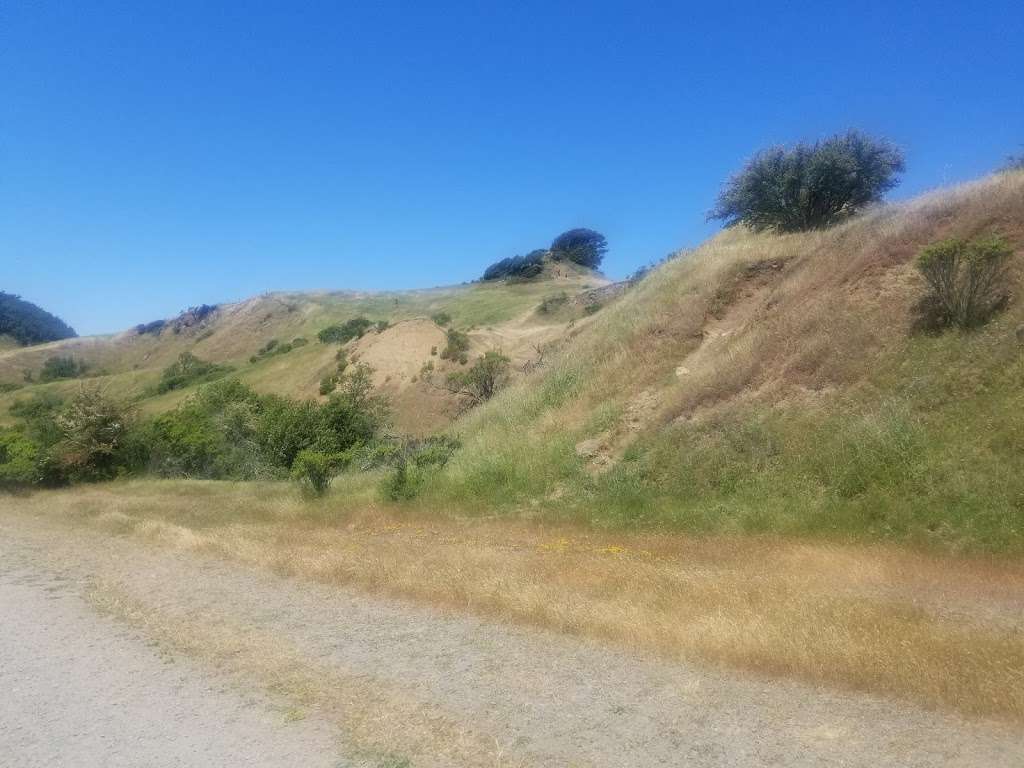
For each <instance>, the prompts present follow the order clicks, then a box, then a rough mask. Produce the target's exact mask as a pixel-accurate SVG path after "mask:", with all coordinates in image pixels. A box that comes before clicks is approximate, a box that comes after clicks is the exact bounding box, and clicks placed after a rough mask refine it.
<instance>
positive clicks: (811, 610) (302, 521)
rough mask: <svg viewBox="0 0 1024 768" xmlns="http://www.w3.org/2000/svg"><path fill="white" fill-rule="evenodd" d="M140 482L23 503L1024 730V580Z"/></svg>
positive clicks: (852, 552)
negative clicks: (999, 721)
mask: <svg viewBox="0 0 1024 768" xmlns="http://www.w3.org/2000/svg"><path fill="white" fill-rule="evenodd" d="M343 503H344V502H342V500H340V499H337V498H335V499H333V500H331V499H328V500H327V501H325V502H318V503H310V502H304V501H302V500H301V499H299V498H298V497H297V496H296V495H293V494H292V493H291V492H290V491H288V490H286V489H284V488H279V487H274V486H262V487H260V488H259V490H258V492H254V490H253V488H252V487H251V486H244V485H231V484H214V483H183V482H177V483H153V482H149V483H131V484H125V485H111V486H106V487H92V488H81V489H76V490H74V491H62V492H47V493H37V494H33V495H32V496H29V497H25V498H21V499H16V500H15V499H10V500H5V507H6V508H8V509H10V510H12V511H16V512H20V513H28V514H32V515H43V516H52V517H55V518H58V519H64V520H69V521H78V522H81V523H84V524H88V525H90V526H96V527H100V528H104V529H106V530H108V531H110V532H112V533H117V534H124V535H131V536H135V537H138V538H139V539H140V540H143V541H145V542H149V543H152V544H154V545H158V546H167V547H177V548H184V549H192V550H204V551H209V552H214V553H217V554H219V555H222V556H224V557H227V558H231V559H233V560H237V561H240V562H243V563H249V564H252V565H254V566H258V567H264V568H270V569H273V570H274V571H276V572H279V573H282V574H288V575H293V576H298V577H303V578H309V579H314V580H317V581H320V582H324V583H328V584H338V585H351V586H356V587H359V588H361V589H364V590H367V591H370V592H377V593H381V594H386V595H394V596H403V597H408V598H414V599H418V600H423V601H427V602H430V603H433V604H436V605H439V606H443V607H446V608H449V609H452V610H459V611H471V612H474V613H479V614H484V615H491V616H496V617H499V618H501V619H505V620H511V621H515V622H521V623H524V624H529V625H535V626H539V627H544V628H548V629H553V630H556V631H560V632H566V633H570V634H575V635H581V636H589V637H595V638H601V639H604V640H607V641H610V642H613V643H616V644H621V645H624V646H627V647H631V648H636V649H641V650H645V651H650V652H654V653H657V654H660V655H663V656H666V657H669V658H677V659H686V660H699V661H702V662H705V663H712V664H720V665H723V666H728V667H732V668H737V669H741V670H745V671H749V672H752V673H757V674H765V675H775V676H785V677H793V678H796V679H800V680H805V681H811V682H814V683H822V684H827V685H831V686H836V687H840V688H849V689H855V690H862V691H869V692H873V693H878V694H883V695H894V696H898V697H904V698H908V699H912V700H915V701H918V702H922V703H924V704H926V705H929V706H935V707H942V708H949V709H953V710H956V711H959V712H961V713H963V714H967V715H978V716H993V717H997V718H1001V719H1007V720H1010V721H1014V722H1018V723H1024V620H1022V616H1024V566H1021V565H1020V564H1019V563H1014V562H1009V561H1000V560H997V559H991V558H989V559H979V558H973V559H966V558H952V557H940V556H934V555H925V554H920V553H913V552H908V551H902V550H898V549H895V548H887V547H882V546H875V547H866V546H839V545H828V544H818V543H808V542H800V543H797V542H789V541H783V540H778V539H761V538H704V539H699V538H687V537H680V536H666V535H655V534H646V535H629V534H623V533H614V534H612V533H598V532H594V531H586V530H582V529H577V528H572V527H562V528H559V527H552V526H539V525H533V524H529V523H525V522H509V521H497V520H476V521H468V520H458V519H452V518H441V517H436V516H431V517H429V518H413V517H396V516H393V515H389V514H387V513H385V512H383V511H380V510H376V509H374V508H373V505H372V504H367V503H364V501H363V500H361V499H358V498H357V499H353V500H351V501H349V502H348V503H347V504H346V506H348V507H349V508H352V509H355V508H360V509H362V510H363V511H361V512H348V513H342V512H337V511H336V510H337V508H338V507H339V506H340V505H341V504H343Z"/></svg>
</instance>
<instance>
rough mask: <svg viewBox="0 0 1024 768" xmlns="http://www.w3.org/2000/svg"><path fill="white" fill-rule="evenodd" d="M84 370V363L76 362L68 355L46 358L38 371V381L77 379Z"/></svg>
mask: <svg viewBox="0 0 1024 768" xmlns="http://www.w3.org/2000/svg"><path fill="white" fill-rule="evenodd" d="M85 371H86V365H85V363H81V362H78V361H77V360H75V358H73V357H71V356H70V355H68V356H66V357H61V356H54V357H48V358H46V360H45V362H43V368H42V370H40V371H39V380H40V381H57V380H59V379H77V378H78V377H79V376H82V375H83V374H84V373H85Z"/></svg>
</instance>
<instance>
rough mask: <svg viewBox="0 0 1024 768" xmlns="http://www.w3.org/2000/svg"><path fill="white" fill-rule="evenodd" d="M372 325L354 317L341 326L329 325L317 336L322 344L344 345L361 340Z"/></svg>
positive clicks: (368, 321)
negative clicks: (354, 340) (353, 340)
mask: <svg viewBox="0 0 1024 768" xmlns="http://www.w3.org/2000/svg"><path fill="white" fill-rule="evenodd" d="M372 325H373V322H372V321H371V320H368V319H367V318H365V317H354V318H352V319H351V320H346V321H345V322H344V323H342V324H341V325H329V326H327V327H326V328H324V329H323V330H322V331H320V332H319V333H318V334H317V338H318V339H320V342H321V343H322V344H345V343H346V342H349V341H351V340H352V339H358V338H361V337H362V335H363V334H364V333H366V332H367V331H368V330H369V329H370V327H371V326H372Z"/></svg>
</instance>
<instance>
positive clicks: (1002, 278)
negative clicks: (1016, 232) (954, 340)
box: [916, 236, 1013, 330]
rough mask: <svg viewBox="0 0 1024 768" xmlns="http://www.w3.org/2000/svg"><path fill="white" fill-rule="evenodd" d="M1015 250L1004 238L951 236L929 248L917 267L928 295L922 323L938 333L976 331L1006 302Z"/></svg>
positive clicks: (920, 310)
mask: <svg viewBox="0 0 1024 768" xmlns="http://www.w3.org/2000/svg"><path fill="white" fill-rule="evenodd" d="M1012 255H1013V249H1012V248H1011V247H1010V246H1009V244H1008V243H1007V242H1006V241H1005V240H1003V239H1002V238H999V237H994V236H993V237H984V238H976V239H974V240H962V239H958V238H952V239H949V240H943V241H941V242H938V243H934V244H933V245H930V246H928V247H927V248H925V249H924V250H923V251H921V254H920V256H918V259H917V268H918V270H920V272H921V274H922V275H923V276H924V279H925V282H926V283H927V285H928V293H927V295H926V296H925V297H924V298H923V299H922V300H921V302H920V303H919V304H918V305H917V308H916V310H917V314H918V325H919V326H920V327H923V328H925V329H931V330H938V329H941V328H946V327H949V326H953V325H955V326H957V327H959V328H975V327H977V326H979V325H983V324H984V323H985V322H987V321H988V320H989V318H991V317H992V315H993V314H995V312H997V311H998V310H999V309H1000V307H1002V306H1003V305H1004V304H1005V303H1006V300H1007V292H1006V284H1007V280H1008V275H1007V269H1006V267H1007V262H1008V261H1009V259H1010V257H1011V256H1012Z"/></svg>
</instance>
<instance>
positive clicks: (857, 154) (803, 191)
mask: <svg viewBox="0 0 1024 768" xmlns="http://www.w3.org/2000/svg"><path fill="white" fill-rule="evenodd" d="M904 167H905V164H904V160H903V153H902V152H900V150H899V149H897V148H896V147H894V146H892V145H891V144H889V143H888V142H886V141H883V140H879V139H874V138H872V137H870V136H867V135H865V134H862V133H859V132H857V131H850V132H848V133H846V134H843V135H840V136H833V137H831V138H829V139H825V140H824V141H819V142H816V143H814V144H797V145H796V146H795V147H794V148H793V149H785V148H783V147H772V148H770V149H766V150H763V151H762V152H760V153H758V154H757V155H755V156H754V159H753V160H751V161H750V162H749V163H748V164H747V166H746V167H745V168H744V169H743V170H742V171H740V172H739V173H738V174H737V175H736V176H734V177H733V178H732V179H730V180H729V181H728V182H727V183H726V185H725V188H724V189H723V190H722V193H721V194H720V195H719V196H718V201H717V203H716V205H715V208H714V209H713V210H712V211H711V213H710V214H709V216H708V218H709V219H721V220H723V221H724V222H725V225H726V226H727V227H731V226H734V225H736V224H741V223H742V224H745V225H747V226H748V227H750V228H751V229H753V230H755V231H760V230H774V231H777V232H801V231H805V230H810V229H822V228H825V227H829V226H832V225H833V224H835V223H837V222H839V221H841V220H842V219H844V218H847V217H849V216H851V215H853V214H854V213H856V212H857V211H858V210H860V209H862V208H863V207H864V206H866V205H869V204H870V203H875V202H878V201H879V200H881V199H882V196H883V195H884V194H885V193H886V192H887V191H889V190H890V189H892V188H893V187H894V186H896V184H897V183H898V179H897V175H898V174H899V173H902V172H903V170H904Z"/></svg>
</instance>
